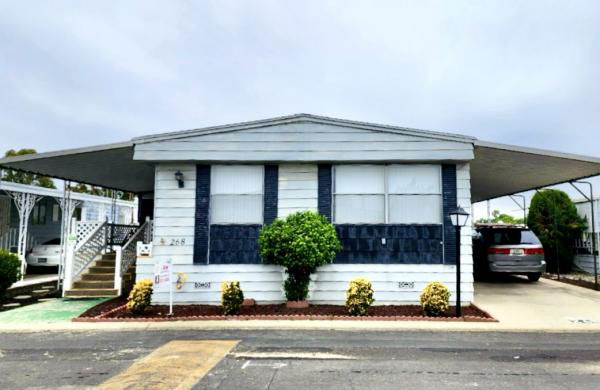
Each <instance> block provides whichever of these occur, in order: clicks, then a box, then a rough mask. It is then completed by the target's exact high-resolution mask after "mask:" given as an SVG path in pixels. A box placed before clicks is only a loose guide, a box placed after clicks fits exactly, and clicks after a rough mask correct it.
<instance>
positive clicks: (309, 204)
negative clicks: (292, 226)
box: [277, 164, 319, 218]
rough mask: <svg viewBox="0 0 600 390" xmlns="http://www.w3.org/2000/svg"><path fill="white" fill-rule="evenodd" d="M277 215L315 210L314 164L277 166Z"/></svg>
mask: <svg viewBox="0 0 600 390" xmlns="http://www.w3.org/2000/svg"><path fill="white" fill-rule="evenodd" d="M278 197H279V199H278V201H277V216H278V217H279V218H284V217H286V216H288V215H289V214H291V213H294V212H296V211H307V210H308V211H315V212H316V211H317V210H318V198H319V184H318V166H317V165H316V164H281V165H280V166H279V185H278Z"/></svg>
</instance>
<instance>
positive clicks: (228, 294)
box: [221, 280, 244, 315]
mask: <svg viewBox="0 0 600 390" xmlns="http://www.w3.org/2000/svg"><path fill="white" fill-rule="evenodd" d="M243 302H244V292H243V291H242V288H241V287H240V282H238V281H237V280H234V281H232V282H228V281H224V282H223V283H221V305H222V306H223V312H224V313H225V314H227V315H230V314H237V313H238V312H239V311H240V306H242V303H243Z"/></svg>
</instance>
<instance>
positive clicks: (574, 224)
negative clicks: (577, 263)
mask: <svg viewBox="0 0 600 390" xmlns="http://www.w3.org/2000/svg"><path fill="white" fill-rule="evenodd" d="M527 222H528V224H529V227H530V228H531V230H533V232H534V233H535V234H536V235H537V236H538V238H539V239H540V240H541V241H542V244H543V245H544V252H545V253H546V262H547V263H548V266H547V267H548V271H549V272H557V271H560V272H561V273H566V272H569V271H571V268H572V267H573V258H574V250H573V247H574V242H575V239H577V238H579V237H580V236H581V233H582V232H583V231H584V230H585V229H586V228H587V221H586V220H585V219H584V218H582V217H580V216H579V214H577V208H576V207H575V204H574V203H573V201H571V198H569V195H567V194H566V193H565V192H563V191H560V190H543V191H540V192H537V193H536V194H535V195H534V196H533V199H531V205H530V207H529V216H528V217H527Z"/></svg>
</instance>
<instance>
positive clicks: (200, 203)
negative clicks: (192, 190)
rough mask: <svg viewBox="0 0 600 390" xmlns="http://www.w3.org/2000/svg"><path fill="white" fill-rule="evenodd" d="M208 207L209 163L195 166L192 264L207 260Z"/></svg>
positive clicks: (204, 262) (202, 262)
mask: <svg viewBox="0 0 600 390" xmlns="http://www.w3.org/2000/svg"><path fill="white" fill-rule="evenodd" d="M209 207H210V165H197V167H196V215H195V219H196V220H195V226H194V264H206V263H207V262H208V238H209V225H208V213H209Z"/></svg>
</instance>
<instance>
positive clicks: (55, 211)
mask: <svg viewBox="0 0 600 390" xmlns="http://www.w3.org/2000/svg"><path fill="white" fill-rule="evenodd" d="M59 220H60V206H59V205H57V204H55V205H52V222H58V221H59Z"/></svg>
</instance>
